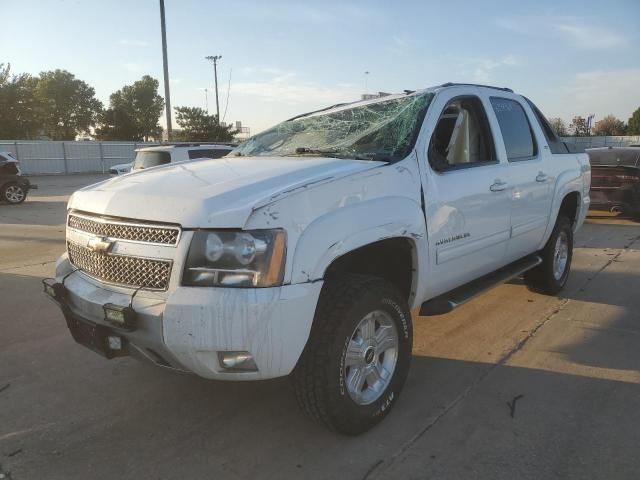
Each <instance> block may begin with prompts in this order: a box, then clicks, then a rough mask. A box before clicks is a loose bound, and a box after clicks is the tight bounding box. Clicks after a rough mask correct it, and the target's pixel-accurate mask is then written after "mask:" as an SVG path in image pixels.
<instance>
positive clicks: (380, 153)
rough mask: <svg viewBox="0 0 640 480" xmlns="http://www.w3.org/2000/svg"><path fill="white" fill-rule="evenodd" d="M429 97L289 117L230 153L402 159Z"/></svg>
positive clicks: (430, 94) (405, 98) (429, 95)
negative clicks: (289, 118)
mask: <svg viewBox="0 0 640 480" xmlns="http://www.w3.org/2000/svg"><path fill="white" fill-rule="evenodd" d="M432 98H433V93H431V92H425V93H421V94H417V95H407V96H405V97H401V98H393V99H390V100H386V101H382V102H375V103H370V104H367V105H358V106H354V107H352V108H342V109H339V110H333V111H328V112H317V113H312V114H309V115H306V116H302V117H299V118H293V119H291V120H287V121H286V122H282V123H280V124H278V125H276V126H275V127H273V128H270V129H269V130H266V131H265V132H262V133H260V134H258V135H256V136H254V137H252V138H250V139H249V140H247V141H246V142H245V143H243V144H242V145H240V146H239V147H238V148H236V149H235V150H234V151H233V152H232V153H231V155H240V156H262V155H269V156H296V155H297V156H304V155H319V156H329V157H336V158H352V159H361V160H381V161H388V162H393V161H397V160H401V159H403V158H405V157H406V156H407V155H409V153H410V152H411V149H412V148H413V144H414V143H415V141H416V138H417V136H418V131H419V130H420V126H421V124H422V120H423V118H424V115H425V113H426V111H427V108H428V107H429V104H430V103H431V100H432Z"/></svg>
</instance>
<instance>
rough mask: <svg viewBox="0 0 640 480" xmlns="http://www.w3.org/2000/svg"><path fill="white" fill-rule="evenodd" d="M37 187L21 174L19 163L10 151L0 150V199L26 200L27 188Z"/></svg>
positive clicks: (19, 201) (18, 201)
mask: <svg viewBox="0 0 640 480" xmlns="http://www.w3.org/2000/svg"><path fill="white" fill-rule="evenodd" d="M36 188H38V187H37V185H34V184H32V183H31V182H30V181H29V179H28V178H26V177H23V176H22V172H21V171H20V163H19V162H18V160H16V158H15V157H14V156H13V155H12V154H11V153H10V152H0V200H1V201H4V202H7V203H11V204H18V203H22V202H24V201H25V200H26V198H27V194H28V193H29V190H34V189H36Z"/></svg>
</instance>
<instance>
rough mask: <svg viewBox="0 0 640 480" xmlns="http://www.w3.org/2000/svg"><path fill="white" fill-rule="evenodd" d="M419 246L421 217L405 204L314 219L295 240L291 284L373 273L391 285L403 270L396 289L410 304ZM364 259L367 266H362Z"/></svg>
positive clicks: (391, 201) (391, 200)
mask: <svg viewBox="0 0 640 480" xmlns="http://www.w3.org/2000/svg"><path fill="white" fill-rule="evenodd" d="M425 240H426V225H425V222H424V213H423V212H422V209H421V207H420V205H419V204H417V203H416V202H415V201H413V200H411V199H409V198H404V197H384V198H378V199H375V200H371V201H366V202H361V203H356V204H353V205H350V206H346V207H343V208H341V209H339V210H336V211H333V212H331V213H329V214H327V215H324V216H322V217H320V218H318V219H316V220H315V221H314V222H312V223H311V224H310V225H309V226H308V227H307V228H306V229H305V230H304V232H303V233H302V234H301V236H300V238H299V240H298V242H297V245H296V250H295V253H294V259H293V271H292V275H291V282H292V283H298V282H308V281H315V280H320V279H326V278H327V276H331V275H335V274H337V273H339V272H350V273H366V274H375V273H376V272H377V273H378V276H382V277H383V278H386V279H387V280H389V279H391V281H394V279H395V281H397V278H398V276H400V273H399V269H400V265H403V266H404V267H405V268H406V270H408V272H407V271H406V270H405V274H406V276H409V277H410V279H411V280H410V282H408V281H407V280H406V277H405V280H403V281H398V283H397V286H398V287H399V288H400V289H401V290H402V291H404V292H405V293H407V300H408V301H409V303H411V300H412V298H413V296H414V295H415V291H416V285H417V270H418V265H419V264H421V263H423V262H426V259H425V257H426V255H427V249H426V248H425V247H424V245H425V244H426V241H425ZM367 259H368V260H370V262H371V265H366V263H367ZM394 259H395V260H396V261H397V262H398V265H397V266H396V265H394V264H393V260H394ZM385 266H386V267H388V268H384V267H385ZM390 272H391V273H390ZM385 273H386V274H387V276H385V275H384V274H385ZM407 285H408V286H407Z"/></svg>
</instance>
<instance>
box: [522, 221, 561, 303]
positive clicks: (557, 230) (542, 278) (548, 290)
mask: <svg viewBox="0 0 640 480" xmlns="http://www.w3.org/2000/svg"><path fill="white" fill-rule="evenodd" d="M540 256H541V257H542V263H541V264H540V265H538V266H537V267H536V268H534V269H532V270H529V271H528V272H526V273H525V274H524V281H525V283H526V284H527V285H528V286H529V287H531V289H532V290H534V291H538V292H540V293H545V294H547V295H556V294H557V293H558V292H559V291H560V290H562V289H563V288H564V286H565V284H566V283H567V278H569V271H570V270H571V259H572V258H573V228H572V224H571V220H569V219H568V218H567V217H566V216H564V215H561V216H559V217H558V219H557V220H556V224H555V226H554V228H553V232H551V237H549V240H548V241H547V244H546V245H545V247H544V248H543V249H542V251H541V252H540Z"/></svg>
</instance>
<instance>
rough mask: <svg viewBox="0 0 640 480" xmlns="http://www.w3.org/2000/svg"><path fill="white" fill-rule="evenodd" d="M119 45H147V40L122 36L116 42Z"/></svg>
mask: <svg viewBox="0 0 640 480" xmlns="http://www.w3.org/2000/svg"><path fill="white" fill-rule="evenodd" d="M118 43H119V44H120V45H124V46H127V47H148V46H149V42H147V41H145V40H130V39H127V38H123V39H121V40H120V41H119V42H118Z"/></svg>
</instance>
